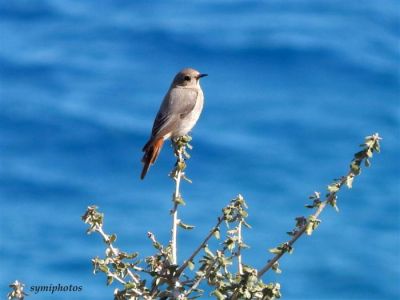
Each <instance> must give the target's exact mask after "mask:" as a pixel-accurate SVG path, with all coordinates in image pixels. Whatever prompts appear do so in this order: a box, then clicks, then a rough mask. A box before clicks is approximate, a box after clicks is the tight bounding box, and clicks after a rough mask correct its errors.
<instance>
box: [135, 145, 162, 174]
mask: <svg viewBox="0 0 400 300" xmlns="http://www.w3.org/2000/svg"><path fill="white" fill-rule="evenodd" d="M163 144H164V139H163V138H158V139H151V140H150V141H148V142H147V144H146V145H145V146H144V147H143V152H144V155H143V158H142V162H143V164H144V165H143V170H142V174H141V175H140V179H143V178H144V177H145V176H146V174H147V171H148V170H149V168H150V166H151V165H152V164H154V163H155V162H156V159H157V157H158V155H159V154H160V151H161V148H162V146H163Z"/></svg>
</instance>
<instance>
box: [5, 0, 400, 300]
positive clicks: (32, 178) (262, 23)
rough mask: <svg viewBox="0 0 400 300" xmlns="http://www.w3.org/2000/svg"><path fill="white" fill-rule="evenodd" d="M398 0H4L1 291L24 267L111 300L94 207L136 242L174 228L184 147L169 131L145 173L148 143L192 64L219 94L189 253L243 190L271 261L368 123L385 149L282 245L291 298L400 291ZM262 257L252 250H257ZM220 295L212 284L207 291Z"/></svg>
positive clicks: (200, 147) (212, 95)
mask: <svg viewBox="0 0 400 300" xmlns="http://www.w3.org/2000/svg"><path fill="white" fill-rule="evenodd" d="M399 9H400V7H399V4H398V2H397V1H364V2H363V3H362V5H360V4H359V3H356V2H354V3H353V2H348V1H324V2H323V3H322V2H320V1H268V2H267V1H234V2H232V3H231V2H229V1H223V0H219V1H193V2H191V3H190V4H188V3H186V2H182V1H168V2H161V1H155V2H154V1H153V2H152V3H151V5H150V4H149V2H148V1H135V2H130V1H119V2H118V3H117V2H113V1H102V2H101V3H100V2H94V1H85V2H83V1H81V2H76V1H75V2H71V1H49V0H47V1H44V0H43V1H35V2H32V1H1V2H0V39H1V40H0V44H1V46H0V75H1V81H0V84H1V85H0V101H1V102H0V162H1V166H0V197H1V207H0V208H1V222H0V224H1V227H0V241H1V247H0V264H1V268H0V269H1V272H0V281H1V289H0V292H1V294H2V295H4V294H5V293H6V292H7V291H8V288H7V284H8V283H10V282H12V281H13V280H15V279H17V278H18V279H19V280H21V281H23V282H25V283H26V285H27V289H29V288H30V287H31V286H33V285H44V284H53V285H55V284H58V283H61V284H75V285H82V286H83V291H82V292H80V293H59V294H57V295H45V294H40V295H31V297H29V298H32V299H34V298H36V299H50V298H51V299H111V298H112V291H113V289H112V288H107V287H105V285H104V283H105V278H104V277H103V276H102V275H97V276H93V275H92V273H91V264H90V258H91V257H93V256H96V255H102V253H103V248H102V244H101V242H100V239H98V238H97V237H95V236H89V237H88V236H86V235H85V226H84V224H83V223H82V222H81V221H80V216H81V215H82V214H83V212H84V210H85V208H86V206H87V205H89V204H94V203H95V204H97V205H98V206H100V209H101V210H102V211H104V212H105V214H106V229H107V230H109V231H110V232H116V233H118V246H120V247H121V248H123V249H127V250H128V249H129V250H139V251H141V252H143V254H144V255H149V254H150V253H151V252H150V251H151V246H150V243H149V242H148V240H147V238H146V232H147V231H148V230H151V231H153V232H154V233H155V234H156V235H157V236H158V237H159V239H160V240H162V241H164V242H166V241H168V238H169V230H168V227H167V226H164V224H169V222H170V220H169V215H168V210H169V208H170V206H171V202H170V199H171V196H170V194H171V191H172V189H173V183H172V182H171V181H170V180H169V179H168V177H167V176H166V175H167V174H168V171H169V170H170V169H171V166H172V164H173V162H174V160H173V158H172V154H171V153H172V152H171V150H170V148H169V146H166V147H165V148H164V150H163V152H162V154H161V156H160V158H159V160H158V162H157V165H156V166H155V167H154V168H152V169H151V170H150V173H149V174H148V177H147V178H146V180H145V181H143V182H142V181H140V180H139V174H140V170H141V164H140V157H141V147H142V146H143V144H144V143H145V142H146V139H147V137H148V134H149V131H150V128H151V125H152V121H153V118H154V115H155V112H156V111H157V109H158V106H159V103H160V101H161V99H162V97H163V95H164V93H165V92H166V90H167V88H168V86H169V84H170V81H171V79H172V77H173V75H174V74H175V73H176V72H177V71H178V70H179V69H181V68H182V67H185V66H192V67H195V68H196V69H199V70H201V71H202V72H206V73H208V74H209V77H207V78H205V79H204V80H203V81H202V86H203V90H204V92H205V95H206V105H205V110H204V112H203V115H202V118H201V120H200V121H199V123H198V125H197V126H196V128H195V130H194V132H193V138H194V140H193V145H194V149H193V151H192V159H191V160H190V161H189V167H188V175H189V177H191V179H192V180H193V184H192V185H188V184H185V185H184V186H183V195H184V197H185V199H186V202H187V206H186V207H183V208H182V210H181V217H182V218H183V220H184V221H185V222H187V223H190V224H195V225H197V227H196V229H195V230H194V231H193V233H191V234H182V235H181V236H180V242H181V250H180V257H181V259H183V258H184V257H186V255H187V254H188V253H189V251H190V249H192V248H193V247H194V246H195V245H196V244H197V243H198V242H199V241H200V240H201V239H202V237H203V236H204V234H205V233H206V232H207V231H208V230H209V228H210V227H211V226H212V224H213V223H214V216H215V217H216V216H217V214H218V213H219V211H220V208H221V207H222V206H224V205H225V203H227V202H228V201H229V200H230V199H231V198H233V197H234V196H235V195H236V194H237V193H241V194H243V195H244V196H245V198H246V199H247V202H248V204H249V207H250V208H249V213H250V217H249V222H250V223H251V224H252V225H253V229H252V230H250V231H248V232H246V233H245V239H246V241H247V243H248V244H250V245H251V246H252V247H251V249H249V250H247V251H246V252H245V253H244V255H245V258H244V261H245V263H249V264H253V265H254V266H256V267H260V266H262V265H263V264H264V263H265V262H266V260H267V259H268V258H269V254H268V252H267V249H268V248H271V247H272V246H275V245H276V244H278V243H280V242H283V241H284V240H285V239H286V236H285V232H286V231H288V230H290V229H291V226H292V224H293V218H294V217H297V216H299V215H302V214H307V213H309V212H308V211H305V209H304V208H303V205H304V204H305V202H306V201H307V196H308V195H309V194H311V193H312V192H313V191H314V190H321V191H323V189H324V188H325V186H326V185H327V184H328V183H329V182H330V181H331V179H333V178H335V177H337V176H340V175H341V174H343V173H344V172H346V170H347V167H348V162H349V160H350V159H351V157H352V154H353V153H354V152H356V151H357V146H358V144H359V143H360V142H362V140H363V137H364V136H366V135H369V134H371V133H374V132H379V133H380V134H381V136H383V138H384V140H383V142H382V148H383V151H382V153H381V154H380V155H379V156H376V157H374V159H373V162H372V168H371V169H368V170H364V171H363V174H362V176H360V177H359V178H357V180H356V182H355V183H354V189H353V190H351V191H345V192H343V193H342V194H341V196H340V199H339V207H340V209H341V211H340V214H336V213H334V212H332V211H327V212H326V213H325V212H324V215H323V216H322V220H323V223H322V224H321V226H320V228H319V229H318V231H317V232H316V233H315V234H314V235H313V236H312V237H311V238H308V237H304V238H302V240H300V241H299V242H298V244H297V245H296V247H295V252H294V254H293V255H292V256H290V257H285V258H283V259H282V262H281V267H282V269H283V274H282V275H280V276H277V275H274V274H270V275H268V276H266V277H265V281H278V282H280V283H281V285H282V293H283V295H284V299H296V300H297V299H395V298H399V297H400V287H399V284H398V283H399V280H400V270H399V262H400V253H399V246H400V238H399V229H400V228H399V219H400V218H399V217H400V205H399V199H398V196H399V194H400V190H399V179H398V178H399V171H398V170H399V167H400V164H399V160H398V151H399V142H398V139H399V137H400V136H399V115H400V114H399V112H400V110H399V107H400V106H399V99H400V88H399V59H400V55H399V28H400V27H399V25H400V24H399ZM246 255H247V256H246ZM205 298H206V297H205Z"/></svg>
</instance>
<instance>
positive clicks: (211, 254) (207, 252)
mask: <svg viewBox="0 0 400 300" xmlns="http://www.w3.org/2000/svg"><path fill="white" fill-rule="evenodd" d="M204 252H205V253H206V254H207V256H208V257H214V253H212V252H211V251H210V249H208V246H205V247H204Z"/></svg>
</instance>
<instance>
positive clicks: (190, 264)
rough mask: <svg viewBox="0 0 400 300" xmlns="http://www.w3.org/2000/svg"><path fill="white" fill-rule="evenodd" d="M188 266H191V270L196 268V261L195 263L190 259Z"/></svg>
mask: <svg viewBox="0 0 400 300" xmlns="http://www.w3.org/2000/svg"><path fill="white" fill-rule="evenodd" d="M188 267H189V270H190V271H193V269H194V263H193V262H192V261H191V260H189V261H188Z"/></svg>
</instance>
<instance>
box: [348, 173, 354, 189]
mask: <svg viewBox="0 0 400 300" xmlns="http://www.w3.org/2000/svg"><path fill="white" fill-rule="evenodd" d="M353 180H354V175H353V174H350V175H349V176H347V178H346V185H347V187H348V188H349V189H351V188H352V187H353Z"/></svg>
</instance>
